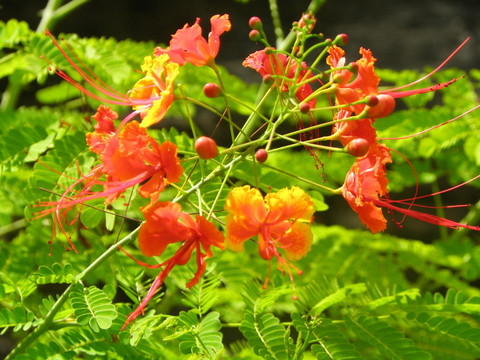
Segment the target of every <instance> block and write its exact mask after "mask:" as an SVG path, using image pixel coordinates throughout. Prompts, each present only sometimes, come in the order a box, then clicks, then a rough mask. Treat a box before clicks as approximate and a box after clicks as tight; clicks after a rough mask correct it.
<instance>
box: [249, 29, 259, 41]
mask: <svg viewBox="0 0 480 360" xmlns="http://www.w3.org/2000/svg"><path fill="white" fill-rule="evenodd" d="M248 37H249V38H250V40H252V41H260V40H261V39H262V35H260V33H259V32H258V30H251V31H250V32H249V33H248Z"/></svg>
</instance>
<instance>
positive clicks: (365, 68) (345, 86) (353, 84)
mask: <svg viewBox="0 0 480 360" xmlns="http://www.w3.org/2000/svg"><path fill="white" fill-rule="evenodd" d="M467 41H468V39H467V40H465V41H464V42H463V43H462V44H461V45H460V46H459V47H458V48H457V49H456V50H455V51H454V52H453V53H452V54H451V55H450V56H449V57H448V58H447V59H446V60H445V61H444V62H443V63H442V64H441V65H440V66H438V67H437V68H436V69H435V70H434V71H432V72H431V73H429V74H428V75H427V76H424V77H423V78H421V79H419V80H417V81H415V82H413V83H411V84H406V85H404V86H401V87H399V88H394V89H388V90H383V91H379V90H378V84H379V83H380V78H379V77H378V76H377V74H376V72H375V62H376V61H377V59H376V58H374V57H373V55H372V52H371V51H370V50H367V49H364V48H360V54H361V55H362V58H361V59H359V60H357V61H356V68H357V75H356V76H355V77H353V75H354V74H353V72H351V71H350V70H348V69H338V70H336V69H337V68H341V67H344V66H346V65H347V64H346V60H345V57H344V55H345V51H344V50H343V49H341V48H339V47H338V46H336V45H333V46H332V47H331V48H329V49H328V52H329V54H330V55H329V56H328V57H327V64H329V65H330V66H331V68H332V69H333V70H334V71H333V72H332V74H331V77H332V79H333V78H334V77H335V78H336V79H337V81H336V85H335V86H336V87H337V89H336V93H335V99H336V102H337V104H338V105H347V104H352V103H354V102H356V101H359V100H362V99H364V98H366V97H367V96H370V95H384V96H385V98H391V99H390V101H381V104H379V105H380V106H385V103H389V105H388V108H389V109H387V111H375V110H374V111H373V113H376V115H375V116H370V117H372V118H375V117H382V116H387V115H389V114H390V113H391V111H392V110H393V108H394V103H395V101H394V99H396V98H401V97H405V96H410V95H416V94H422V93H426V92H431V91H437V90H439V89H442V88H445V87H447V86H448V85H450V84H452V83H453V82H455V81H456V79H452V80H450V81H447V82H445V83H441V84H436V85H434V86H429V87H426V88H423V89H414V90H407V91H398V90H400V89H402V88H406V87H409V86H411V85H414V84H416V83H418V82H420V81H422V80H424V79H426V78H427V77H429V76H430V75H432V74H433V73H434V72H436V71H437V70H439V69H440V68H441V67H442V66H443V65H444V64H445V63H446V62H447V61H448V60H449V59H450V58H451V57H452V56H453V55H454V54H455V53H456V52H457V51H458V50H460V48H461V47H462V46H463V45H464V44H465V43H466V42H467ZM352 78H353V80H352ZM338 79H339V80H338ZM384 100H385V99H384ZM365 106H366V105H365V104H356V105H351V106H348V107H346V108H345V109H346V110H348V111H351V112H352V113H355V114H357V115H358V114H360V113H361V112H362V111H363V110H364V109H365Z"/></svg>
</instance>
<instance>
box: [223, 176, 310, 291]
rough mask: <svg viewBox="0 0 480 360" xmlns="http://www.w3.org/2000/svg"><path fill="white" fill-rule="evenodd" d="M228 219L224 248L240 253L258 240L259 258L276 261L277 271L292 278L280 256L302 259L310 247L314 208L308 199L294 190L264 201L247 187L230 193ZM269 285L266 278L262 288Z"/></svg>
mask: <svg viewBox="0 0 480 360" xmlns="http://www.w3.org/2000/svg"><path fill="white" fill-rule="evenodd" d="M225 210H227V211H228V215H227V219H226V221H227V244H228V247H229V248H230V249H232V250H235V251H242V250H243V243H244V242H245V241H246V240H248V239H250V238H253V237H255V236H258V250H259V253H260V256H261V257H262V258H264V259H265V260H268V261H270V260H271V259H272V258H273V257H274V256H275V257H276V258H277V260H278V268H279V270H280V271H282V272H285V270H287V271H288V273H289V274H290V276H291V272H290V266H292V265H291V264H290V263H289V262H288V261H286V260H284V259H283V258H282V256H281V255H280V252H279V249H283V251H284V252H285V256H286V257H287V259H288V260H291V261H296V260H299V259H300V258H302V257H304V256H305V255H306V254H307V253H308V252H309V251H310V247H311V243H312V232H311V230H310V227H309V225H310V222H311V221H312V216H313V213H314V212H315V207H314V205H313V202H312V200H311V199H310V196H308V194H306V193H305V192H304V191H303V190H302V189H300V188H298V187H295V186H293V187H292V188H291V189H287V188H286V189H282V190H280V191H279V192H278V193H270V194H267V195H266V196H265V198H263V196H262V195H261V194H260V191H258V190H257V189H252V188H250V186H248V185H247V186H243V187H238V188H235V189H233V190H232V191H231V192H230V193H229V194H228V198H227V201H226V203H225ZM267 282H268V277H267V280H266V282H265V286H266V284H267Z"/></svg>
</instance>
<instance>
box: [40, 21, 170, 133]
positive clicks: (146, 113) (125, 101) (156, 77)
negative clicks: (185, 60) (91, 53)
mask: <svg viewBox="0 0 480 360" xmlns="http://www.w3.org/2000/svg"><path fill="white" fill-rule="evenodd" d="M46 34H47V36H49V37H50V38H51V39H52V43H53V44H54V45H55V46H56V47H57V48H58V50H60V52H61V53H62V55H63V56H64V57H65V59H66V60H67V61H68V62H69V63H70V65H72V67H73V68H74V69H75V70H76V71H77V73H78V74H79V75H80V76H81V77H82V79H83V81H84V82H85V83H87V84H89V86H90V87H91V88H93V89H95V90H94V91H92V90H89V89H87V88H86V87H84V86H83V85H81V84H80V83H79V82H77V81H75V80H74V79H72V78H71V77H70V76H69V75H68V74H66V73H65V72H64V71H62V70H59V69H55V72H56V73H57V74H58V75H59V76H60V77H62V78H63V79H65V80H66V81H68V82H69V83H70V84H72V85H73V86H75V87H76V88H77V89H78V90H79V91H81V92H82V93H83V94H85V95H86V96H88V97H90V98H92V99H95V100H98V101H101V102H105V103H108V104H114V105H124V106H132V107H133V109H134V110H135V112H134V113H133V114H131V115H129V116H131V117H133V116H135V115H137V113H140V115H141V117H142V118H143V121H142V127H148V126H151V125H153V124H155V123H157V122H159V121H160V120H162V119H163V117H164V116H165V113H166V112H167V110H168V108H169V107H170V105H171V103H172V102H173V100H174V96H173V85H174V83H173V82H174V80H175V78H176V77H177V75H178V67H179V65H178V64H176V63H173V62H171V61H170V60H169V57H168V56H167V55H163V56H160V57H158V58H156V59H153V60H152V58H151V57H146V58H145V64H144V65H143V66H142V71H143V72H145V77H144V78H143V79H141V80H139V81H138V82H137V83H136V84H135V86H134V88H133V90H131V91H130V92H129V94H127V95H125V94H120V93H119V92H117V91H115V90H114V89H112V88H110V87H109V86H108V85H107V84H105V83H104V82H103V81H102V80H101V79H99V78H98V77H97V76H96V75H95V74H94V73H93V72H92V71H91V70H90V69H89V68H88V67H86V66H85V64H83V63H80V64H81V65H78V64H77V63H76V62H75V61H73V59H72V58H71V57H70V55H69V54H68V53H67V51H66V50H65V49H63V48H62V47H61V46H60V45H59V44H58V42H57V41H56V40H55V38H54V37H53V36H52V34H50V32H49V31H48V30H47V31H46ZM67 48H68V47H67ZM68 50H69V51H70V53H72V55H73V57H74V58H77V60H78V57H77V55H75V54H74V53H73V52H72V51H71V49H70V48H68Z"/></svg>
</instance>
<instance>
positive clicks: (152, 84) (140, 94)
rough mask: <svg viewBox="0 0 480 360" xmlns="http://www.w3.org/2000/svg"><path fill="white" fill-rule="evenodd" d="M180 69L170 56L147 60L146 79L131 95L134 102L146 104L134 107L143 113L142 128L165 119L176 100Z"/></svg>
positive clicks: (134, 88)
mask: <svg viewBox="0 0 480 360" xmlns="http://www.w3.org/2000/svg"><path fill="white" fill-rule="evenodd" d="M178 68H179V65H178V64H177V63H174V62H171V61H170V58H169V57H168V55H160V56H158V57H156V58H153V59H152V57H151V56H147V57H146V58H145V63H144V64H143V65H142V71H143V72H144V73H145V77H144V78H142V79H140V80H139V81H137V83H136V84H135V86H134V87H133V90H132V91H131V92H130V94H129V95H130V99H132V100H133V99H135V100H136V101H142V100H143V101H144V104H141V105H136V106H134V107H133V109H134V110H140V111H141V112H140V116H141V117H142V123H141V126H142V127H149V126H151V125H153V124H156V123H157V122H159V121H160V120H162V119H163V118H164V116H165V114H166V112H167V110H168V108H169V107H170V105H171V104H172V102H173V99H174V96H173V85H174V80H175V78H176V77H177V75H178Z"/></svg>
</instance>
